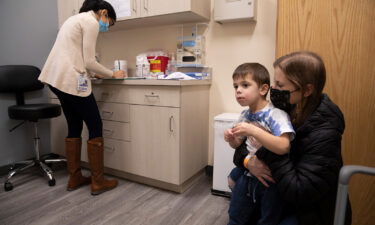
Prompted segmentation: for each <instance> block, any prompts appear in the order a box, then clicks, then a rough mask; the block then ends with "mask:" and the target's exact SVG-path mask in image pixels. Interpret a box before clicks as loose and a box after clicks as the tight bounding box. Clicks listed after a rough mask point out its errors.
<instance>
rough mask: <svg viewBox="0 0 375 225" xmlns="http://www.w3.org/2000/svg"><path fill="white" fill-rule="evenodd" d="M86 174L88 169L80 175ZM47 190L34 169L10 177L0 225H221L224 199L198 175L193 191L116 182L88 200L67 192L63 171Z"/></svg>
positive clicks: (86, 193) (82, 193) (82, 192)
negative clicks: (169, 189) (166, 189)
mask: <svg viewBox="0 0 375 225" xmlns="http://www.w3.org/2000/svg"><path fill="white" fill-rule="evenodd" d="M84 172H85V173H86V174H88V171H84ZM55 177H56V186H54V187H49V186H48V184H47V181H46V179H45V178H43V177H41V176H39V175H38V173H37V172H36V171H30V172H24V173H23V174H20V175H18V176H16V177H14V178H13V181H12V183H13V184H14V189H13V190H12V191H10V192H5V191H4V188H3V178H2V179H0V181H1V190H0V224H1V225H11V224H14V225H21V224H35V225H36V224H37V225H45V224H53V225H57V224H72V225H81V224H82V225H83V224H89V225H93V224H106V225H112V224H113V225H120V224H121V225H123V224H126V225H140V224H142V225H151V224H152V225H198V224H199V225H211V224H217V225H224V224H227V222H228V213H227V210H228V205H229V200H228V199H227V198H223V197H219V196H214V195H211V192H210V189H211V181H210V179H211V178H209V177H208V176H206V175H202V176H201V177H199V181H198V183H197V184H195V185H194V186H193V187H191V188H190V189H188V190H187V191H186V192H185V193H183V194H176V193H172V192H169V191H164V190H160V189H157V188H153V187H149V186H146V185H142V184H138V183H133V182H130V181H127V180H123V179H120V183H119V187H117V188H116V189H114V190H112V191H109V192H106V193H103V194H101V195H98V196H91V194H90V189H89V186H86V187H82V188H80V189H78V190H76V191H72V192H68V191H66V190H65V189H66V183H67V179H68V175H67V173H66V172H65V169H59V170H58V171H56V172H55Z"/></svg>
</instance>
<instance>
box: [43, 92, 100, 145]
mask: <svg viewBox="0 0 375 225" xmlns="http://www.w3.org/2000/svg"><path fill="white" fill-rule="evenodd" d="M49 88H50V89H51V91H52V92H53V93H55V95H56V96H57V97H58V98H59V100H60V104H61V107H62V109H63V112H64V115H65V118H66V121H67V123H68V136H67V137H68V138H80V137H81V134H82V128H83V122H85V124H86V126H87V129H88V130H89V139H92V138H96V137H102V136H103V123H102V119H101V117H100V113H99V109H98V105H97V104H96V101H95V98H94V95H93V94H92V93H91V94H90V95H89V96H87V97H79V96H75V95H71V94H67V93H65V92H62V91H60V90H58V89H56V88H54V87H52V86H49Z"/></svg>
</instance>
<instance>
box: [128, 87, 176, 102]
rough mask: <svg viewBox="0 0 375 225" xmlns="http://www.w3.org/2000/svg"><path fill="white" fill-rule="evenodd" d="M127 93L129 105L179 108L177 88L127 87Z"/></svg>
mask: <svg viewBox="0 0 375 225" xmlns="http://www.w3.org/2000/svg"><path fill="white" fill-rule="evenodd" d="M128 93H129V98H128V99H129V102H130V103H131V104H140V105H158V106H173V107H180V88H179V87H157V86H156V87H152V86H149V87H146V88H145V87H144V86H143V87H129V90H128Z"/></svg>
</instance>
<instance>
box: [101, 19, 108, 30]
mask: <svg viewBox="0 0 375 225" xmlns="http://www.w3.org/2000/svg"><path fill="white" fill-rule="evenodd" d="M108 29H109V23H104V22H103V20H99V32H106V31H108Z"/></svg>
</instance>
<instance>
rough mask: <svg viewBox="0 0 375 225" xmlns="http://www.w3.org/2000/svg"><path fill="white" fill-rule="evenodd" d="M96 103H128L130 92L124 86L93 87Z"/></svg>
mask: <svg viewBox="0 0 375 225" xmlns="http://www.w3.org/2000/svg"><path fill="white" fill-rule="evenodd" d="M93 93H94V96H95V99H96V101H101V102H118V103H127V102H128V101H129V90H128V88H127V87H125V86H124V85H102V84H101V85H93Z"/></svg>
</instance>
